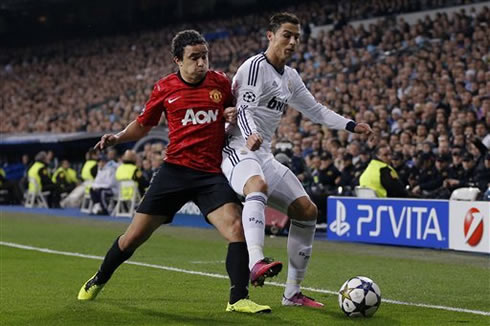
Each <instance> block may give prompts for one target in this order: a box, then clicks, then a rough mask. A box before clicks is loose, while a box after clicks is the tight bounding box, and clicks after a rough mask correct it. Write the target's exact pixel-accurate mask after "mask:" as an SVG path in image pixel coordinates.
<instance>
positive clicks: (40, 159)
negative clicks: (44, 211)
mask: <svg viewBox="0 0 490 326" xmlns="http://www.w3.org/2000/svg"><path fill="white" fill-rule="evenodd" d="M34 159H35V162H34V164H32V166H31V167H30V168H29V170H28V171H27V175H28V177H29V191H34V190H35V189H36V187H37V186H39V187H40V188H41V192H47V193H48V196H47V199H48V206H49V207H51V208H60V199H61V192H60V189H59V188H58V186H57V185H56V184H54V183H53V181H52V180H51V174H50V173H49V170H48V166H47V162H48V156H47V154H46V152H44V151H41V152H39V153H37V154H36V157H35V158H34ZM35 183H36V184H37V186H36V184H35Z"/></svg>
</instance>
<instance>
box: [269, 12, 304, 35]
mask: <svg viewBox="0 0 490 326" xmlns="http://www.w3.org/2000/svg"><path fill="white" fill-rule="evenodd" d="M286 23H291V24H294V25H299V18H298V16H296V15H295V14H290V13H288V12H281V13H278V14H274V15H272V17H271V18H270V19H269V26H267V30H268V31H271V32H273V33H275V32H276V31H277V30H278V29H279V28H280V27H281V25H282V24H286Z"/></svg>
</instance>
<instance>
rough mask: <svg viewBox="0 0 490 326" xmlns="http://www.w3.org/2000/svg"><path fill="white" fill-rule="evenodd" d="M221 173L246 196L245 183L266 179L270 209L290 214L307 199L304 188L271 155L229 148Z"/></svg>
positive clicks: (288, 170) (225, 152)
mask: <svg viewBox="0 0 490 326" xmlns="http://www.w3.org/2000/svg"><path fill="white" fill-rule="evenodd" d="M223 154H224V155H223V158H224V159H223V163H222V164H221V169H222V170H223V173H224V175H225V177H226V178H227V179H228V182H229V183H230V185H231V187H232V188H233V190H234V191H235V192H236V193H237V194H239V195H240V196H243V195H244V194H243V187H244V186H245V183H246V182H247V181H248V179H250V178H251V177H252V176H254V175H259V176H261V177H262V178H264V180H265V182H266V183H267V189H268V193H267V196H268V197H269V201H268V203H267V204H268V206H271V207H273V208H275V209H277V210H280V211H282V212H283V213H286V214H287V209H288V207H289V205H290V204H291V203H292V202H293V201H295V200H296V199H298V198H300V197H304V196H307V197H308V194H307V193H306V191H305V189H304V188H303V185H301V182H300V181H299V180H298V178H297V177H296V176H295V175H294V173H293V172H291V170H290V169H288V168H287V167H286V166H284V165H282V164H281V163H279V162H278V161H277V160H276V159H275V158H274V157H273V156H272V154H270V153H264V152H251V151H249V150H248V149H240V150H236V149H232V148H230V147H227V148H225V150H224V152H223Z"/></svg>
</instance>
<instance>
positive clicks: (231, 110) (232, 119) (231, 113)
mask: <svg viewBox="0 0 490 326" xmlns="http://www.w3.org/2000/svg"><path fill="white" fill-rule="evenodd" d="M237 114H238V111H237V109H236V108H235V107H234V106H230V107H228V108H226V109H225V111H224V112H223V116H224V117H225V121H226V122H229V123H233V124H236V117H237Z"/></svg>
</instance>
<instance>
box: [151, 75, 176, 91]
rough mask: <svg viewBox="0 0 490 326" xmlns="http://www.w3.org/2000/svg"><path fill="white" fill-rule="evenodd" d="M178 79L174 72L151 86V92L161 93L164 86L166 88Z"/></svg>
mask: <svg viewBox="0 0 490 326" xmlns="http://www.w3.org/2000/svg"><path fill="white" fill-rule="evenodd" d="M178 78H179V77H178V76H177V73H175V72H174V73H171V74H169V75H167V76H165V77H163V78H162V79H160V80H159V81H157V82H156V83H155V85H154V86H153V91H158V92H161V91H163V90H164V89H165V86H168V83H171V82H173V81H174V80H175V79H178Z"/></svg>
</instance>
